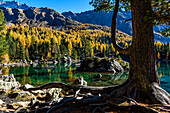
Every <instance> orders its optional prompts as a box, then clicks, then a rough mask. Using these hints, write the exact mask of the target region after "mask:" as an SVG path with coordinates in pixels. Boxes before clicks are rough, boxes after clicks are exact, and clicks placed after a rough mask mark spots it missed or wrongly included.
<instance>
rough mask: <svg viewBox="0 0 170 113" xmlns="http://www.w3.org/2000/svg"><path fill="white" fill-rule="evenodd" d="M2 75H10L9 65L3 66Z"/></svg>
mask: <svg viewBox="0 0 170 113" xmlns="http://www.w3.org/2000/svg"><path fill="white" fill-rule="evenodd" d="M2 75H9V67H2Z"/></svg>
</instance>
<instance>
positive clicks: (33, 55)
mask: <svg viewBox="0 0 170 113" xmlns="http://www.w3.org/2000/svg"><path fill="white" fill-rule="evenodd" d="M95 27H96V26H91V25H90V24H82V25H80V26H76V27H75V26H74V27H72V26H67V27H63V28H62V30H53V29H50V28H43V27H29V26H27V25H25V26H23V25H12V26H10V27H9V26H5V28H4V29H3V30H2V31H1V34H2V37H3V38H4V39H5V40H6V41H5V43H6V46H7V47H8V50H7V54H5V55H3V56H2V57H1V60H2V61H3V62H9V61H17V60H21V59H22V60H24V59H26V60H28V61H30V60H35V59H39V60H47V59H55V60H58V61H59V60H60V58H61V57H62V55H64V54H68V55H70V56H71V57H72V58H73V59H75V60H77V59H82V58H85V57H93V56H98V57H115V58H119V59H120V58H121V57H123V58H125V59H127V56H123V55H121V54H119V52H118V51H115V48H114V47H113V45H112V43H111V33H110V28H109V27H102V29H96V28H95ZM116 36H117V43H118V44H119V45H120V46H123V47H125V48H127V47H128V46H129V45H130V44H131V36H129V35H127V34H125V33H123V32H121V31H118V30H117V34H116ZM155 49H156V54H157V55H156V56H157V58H158V59H170V43H167V44H164V43H160V42H155Z"/></svg>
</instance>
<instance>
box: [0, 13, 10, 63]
mask: <svg viewBox="0 0 170 113" xmlns="http://www.w3.org/2000/svg"><path fill="white" fill-rule="evenodd" d="M5 24H6V20H5V17H4V13H3V11H2V10H0V31H2V30H3V29H4V27H5ZM7 50H8V46H7V43H6V39H5V38H4V37H3V36H2V35H1V34H0V61H2V56H3V55H4V54H5V53H7Z"/></svg>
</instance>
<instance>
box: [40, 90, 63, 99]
mask: <svg viewBox="0 0 170 113" xmlns="http://www.w3.org/2000/svg"><path fill="white" fill-rule="evenodd" d="M61 91H62V89H61V88H49V89H47V90H44V93H45V96H41V97H37V99H38V100H41V101H46V102H48V101H51V100H53V99H58V98H59V95H60V92H61Z"/></svg>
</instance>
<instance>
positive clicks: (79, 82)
mask: <svg viewBox="0 0 170 113" xmlns="http://www.w3.org/2000/svg"><path fill="white" fill-rule="evenodd" d="M72 84H74V85H85V86H87V82H86V81H85V80H84V78H83V77H79V78H77V79H76V80H75V81H74V82H73V83H72Z"/></svg>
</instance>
